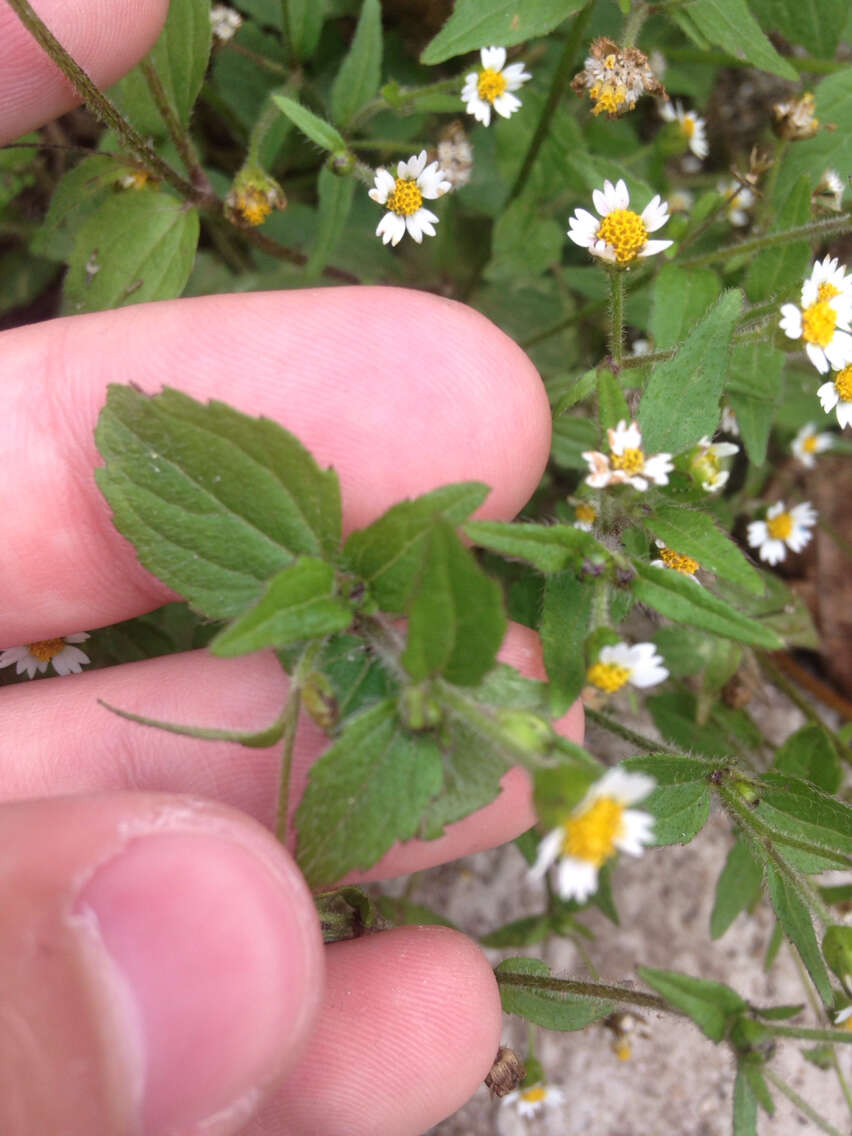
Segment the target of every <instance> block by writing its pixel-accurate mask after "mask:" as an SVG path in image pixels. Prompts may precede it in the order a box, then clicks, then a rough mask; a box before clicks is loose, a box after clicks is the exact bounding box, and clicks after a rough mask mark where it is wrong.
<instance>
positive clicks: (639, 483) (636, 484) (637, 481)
mask: <svg viewBox="0 0 852 1136" xmlns="http://www.w3.org/2000/svg"><path fill="white" fill-rule="evenodd" d="M624 480H625V481H626V482H627V484H628V485H632V486H633V488H634V489H638V490H639V492H640V493H644V492H645V490H646V489H647V488H648V482H647V481H646V480H645V478H644V477H640V476H639V474H638V473H634V474H633V476H632V477H625V479H624ZM661 484H663V485H664V484H665V482H662V483H661Z"/></svg>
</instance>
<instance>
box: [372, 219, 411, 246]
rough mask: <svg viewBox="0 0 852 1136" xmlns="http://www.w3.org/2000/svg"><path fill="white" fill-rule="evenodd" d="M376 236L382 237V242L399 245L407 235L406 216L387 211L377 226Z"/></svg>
mask: <svg viewBox="0 0 852 1136" xmlns="http://www.w3.org/2000/svg"><path fill="white" fill-rule="evenodd" d="M376 236H377V237H381V238H382V244H385V245H386V244H388V242H390V243H391V244H392V245H394V246H396V245H398V244H399V242H400V241H401V240H402V238H403V237H404V236H405V218H404V217H400V216H399V214H398V213H390V212H388V213H385V215H384V217H382V219H381V221H379V224H378V227H377V228H376Z"/></svg>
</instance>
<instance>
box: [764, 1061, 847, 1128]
mask: <svg viewBox="0 0 852 1136" xmlns="http://www.w3.org/2000/svg"><path fill="white" fill-rule="evenodd" d="M763 1075H764V1076H765V1077H766V1079H767V1081H771V1082H772V1084H773V1085H774V1086H775V1088H776V1089H777V1090H778V1092H779V1093H782V1094H783V1095H784V1096H785V1097H786V1098H787V1100H789V1101H792V1102H793V1104H794V1105H795V1106H796V1108H797V1109H798V1110H799V1112H801V1113H802V1115H803V1116H806V1117H807V1118H808V1120H810V1121H811V1123H813V1124H815V1125H816V1126H817V1128H819V1129H821V1130H822V1131H823V1132H827V1133H828V1136H843V1133H842V1132H840V1131H839V1130H838V1129H837V1128H835V1127H834V1125H833V1124H829V1122H828V1121H827V1120H825V1119H824V1118H823V1117H822V1116H820V1114H819V1113H818V1112H816V1111H815V1110H814V1109H813V1108H812V1107H811V1106H810V1105H809V1104H808V1102H807V1101H806V1100H805V1099H804V1098H803V1097H800V1096H799V1094H798V1093H797V1092H796V1090H795V1089H794V1088H792V1086H790V1085H788V1084H787V1082H786V1081H784V1080H782V1078H781V1077H779V1076H778V1074H777V1073H776V1072H775V1071H774V1070H773V1069H770V1068H768V1067H767V1066H764V1068H763Z"/></svg>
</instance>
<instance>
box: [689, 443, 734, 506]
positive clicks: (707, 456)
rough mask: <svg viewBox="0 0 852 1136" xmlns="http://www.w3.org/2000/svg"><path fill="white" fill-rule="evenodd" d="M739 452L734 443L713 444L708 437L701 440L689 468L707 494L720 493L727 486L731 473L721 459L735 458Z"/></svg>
mask: <svg viewBox="0 0 852 1136" xmlns="http://www.w3.org/2000/svg"><path fill="white" fill-rule="evenodd" d="M739 451H740V447H739V446H737V445H735V444H734V443H733V442H711V441H710V439H709V438H708V437H706V436H705V437H704V438H700V439H699V441H698V445H697V446H696V448H695V451H694V453H693V456H692V459H691V460H690V463H689V468H690V470H691V471H692V474H693V476H694V477H695V478H696V479H697V480H699V481H700V484H701V488H702V489H703V490H704V492H705V493H718V492H719V490H720V489H722V488H723V487H724V486H725V485H727V483H728V478H729V477H730V476H731V473H730V470H728V469H725V468H724V467H723V466H722V462H721V459H722V458H730V457H733V456H734V454H737V453H739Z"/></svg>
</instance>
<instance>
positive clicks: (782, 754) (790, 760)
mask: <svg viewBox="0 0 852 1136" xmlns="http://www.w3.org/2000/svg"><path fill="white" fill-rule="evenodd" d="M772 764H773V768H774V769H776V770H777V771H778V772H779V773H792V774H793V776H794V777H801V778H802V779H804V780H805V781H811V782H813V784H814V785H816V786H817V788H819V789H823V790H824V791H825V792H826V793H836V792H837V790H838V789H839V788H840V784H841V781H842V780H843V768H842V766H841V764H840V757H839V756H838V753H837V749H836V747H835V745H834V742H833V741H832V740H831V735H830V734H829V733H828V731H827V730H826V728H825V727H824V726H820V725H818V724H817V723H816V722H808V723H807V724H806V725H804V726H802V727H801V728H800V729H798V730H796V732H795V733H793V734H791V735H790V737H789V738H787V740H786V741H785V742H784V744H783V745H782V746H781V748H780V749H779V750H778V752H777V753H776V754H775V761H774V762H773V763H772Z"/></svg>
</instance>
